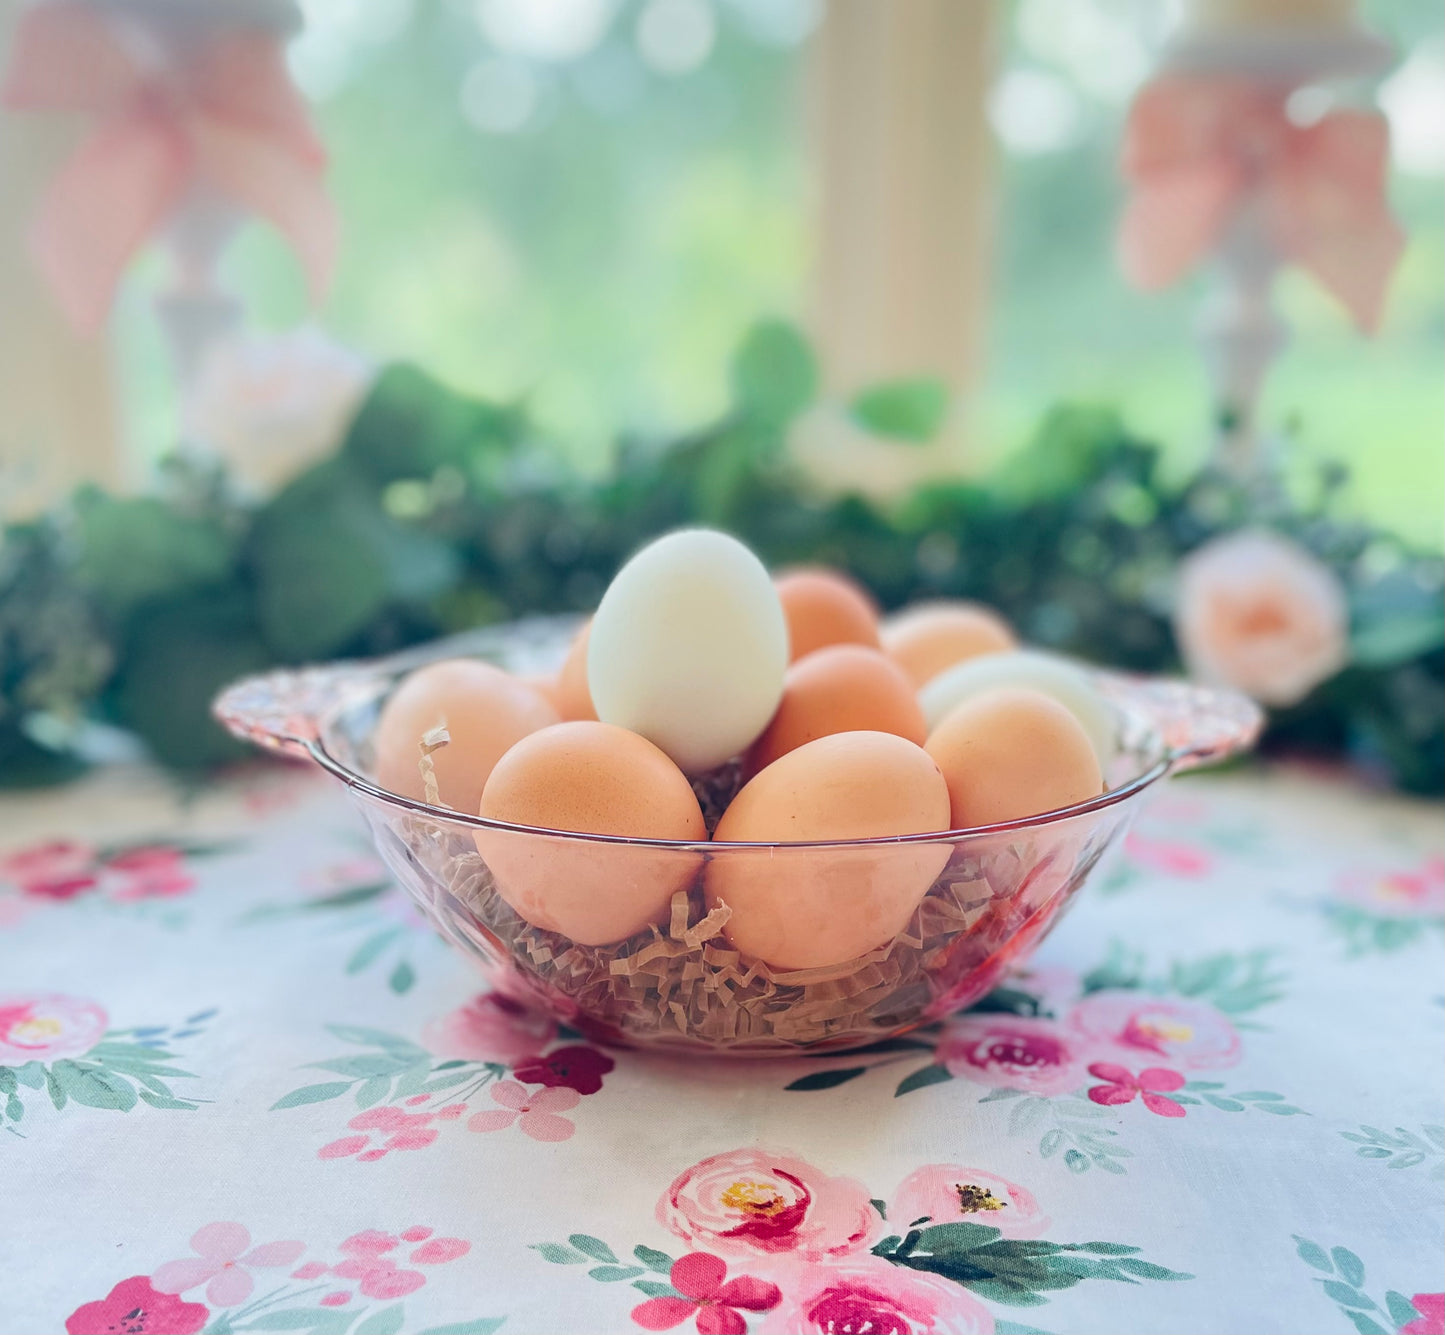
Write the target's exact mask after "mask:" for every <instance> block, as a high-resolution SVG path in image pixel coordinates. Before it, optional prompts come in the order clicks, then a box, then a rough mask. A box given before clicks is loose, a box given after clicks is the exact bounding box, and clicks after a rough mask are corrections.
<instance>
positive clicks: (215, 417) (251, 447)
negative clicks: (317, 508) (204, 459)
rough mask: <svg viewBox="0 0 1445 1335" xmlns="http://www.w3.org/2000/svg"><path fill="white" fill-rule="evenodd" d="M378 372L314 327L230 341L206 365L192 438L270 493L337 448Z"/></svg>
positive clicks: (196, 394)
mask: <svg viewBox="0 0 1445 1335" xmlns="http://www.w3.org/2000/svg"><path fill="white" fill-rule="evenodd" d="M374 369H375V368H374V367H373V366H372V364H371V363H370V362H369V361H367V360H366V358H364V357H362V356H361V355H360V354H358V353H356V352H353V351H352V350H351V349H350V348H346V347H343V346H342V345H341V344H340V343H337V342H336V341H335V340H333V339H330V338H328V337H327V336H326V335H325V334H323V333H321V332H320V331H319V330H316V329H311V328H302V329H296V330H292V331H291V332H289V333H285V334H243V335H239V336H237V337H235V338H232V339H227V340H226V341H225V342H223V343H220V344H218V345H217V346H216V347H214V348H213V349H212V350H211V351H210V353H209V354H208V355H207V357H206V359H205V361H204V362H203V363H202V364H201V368H200V371H199V372H198V374H197V376H196V380H195V384H194V386H193V388H192V390H191V392H190V394H189V396H188V399H187V402H186V404H185V410H184V413H185V427H186V435H187V437H188V438H189V439H190V440H192V441H195V442H196V443H197V444H199V445H202V446H205V447H206V448H208V449H210V450H211V451H212V452H213V453H215V454H216V455H217V457H219V458H220V459H222V460H223V461H224V462H225V464H226V466H227V467H228V468H229V470H230V472H231V475H232V477H234V478H235V479H236V481H237V482H238V483H239V484H241V486H243V487H245V488H248V489H250V490H252V491H256V492H259V493H261V494H263V495H265V494H269V493H271V492H273V491H276V490H277V489H278V488H279V487H281V486H283V485H284V484H285V483H286V482H287V481H289V480H290V479H291V478H293V477H294V476H295V475H296V474H297V473H299V472H301V471H302V470H303V469H304V468H307V467H309V466H310V465H311V464H313V463H316V462H317V461H318V460H320V459H323V458H325V457H326V455H328V454H330V453H331V451H332V450H334V449H335V448H336V446H337V444H338V443H339V442H340V440H341V436H342V433H343V432H344V431H345V429H346V427H347V425H348V423H349V422H350V420H351V417H352V414H353V413H354V412H355V411H356V409H357V406H358V405H359V404H360V402H361V400H362V398H363V396H364V395H365V393H366V390H367V387H368V386H369V385H370V383H371V379H372V376H373V374H374Z"/></svg>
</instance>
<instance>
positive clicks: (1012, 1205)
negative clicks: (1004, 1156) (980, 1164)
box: [888, 1163, 1049, 1238]
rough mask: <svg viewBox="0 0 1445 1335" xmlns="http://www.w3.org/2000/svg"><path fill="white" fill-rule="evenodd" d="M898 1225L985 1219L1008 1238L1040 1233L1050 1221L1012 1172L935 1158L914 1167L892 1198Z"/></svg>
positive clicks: (890, 1206) (890, 1213)
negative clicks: (989, 1170) (999, 1172)
mask: <svg viewBox="0 0 1445 1335" xmlns="http://www.w3.org/2000/svg"><path fill="white" fill-rule="evenodd" d="M888 1218H889V1220H890V1221H892V1224H893V1227H894V1228H895V1230H896V1231H898V1232H900V1233H902V1232H904V1231H906V1230H907V1229H910V1228H912V1227H914V1225H915V1224H916V1222H917V1221H918V1220H920V1219H923V1218H927V1219H928V1220H929V1221H930V1222H931V1223H934V1224H957V1223H964V1222H966V1223H970V1224H985V1225H987V1226H988V1227H989V1228H996V1229H998V1230H999V1231H1000V1232H1001V1233H1002V1234H1003V1236H1004V1237H1006V1238H1037V1237H1039V1236H1040V1235H1041V1234H1042V1233H1043V1231H1044V1230H1045V1229H1046V1228H1047V1227H1048V1226H1049V1221H1048V1218H1047V1217H1046V1216H1045V1215H1044V1214H1042V1213H1041V1212H1040V1210H1039V1204H1038V1202H1037V1201H1036V1200H1034V1198H1033V1196H1031V1195H1030V1194H1029V1193H1028V1192H1027V1191H1025V1190H1024V1189H1023V1188H1022V1187H1020V1186H1016V1185H1015V1184H1014V1183H1012V1182H1010V1181H1008V1179H1007V1178H1002V1177H997V1176H995V1175H994V1174H993V1173H985V1172H984V1171H983V1170H982V1169H981V1168H965V1167H963V1165H961V1164H953V1163H931V1164H925V1165H924V1166H923V1167H922V1168H919V1169H917V1170H915V1171H914V1172H912V1173H910V1174H909V1175H908V1176H907V1177H906V1178H904V1179H903V1181H902V1182H901V1183H900V1184H899V1186H898V1190H897V1191H895V1192H894V1193H893V1197H892V1199H891V1200H890V1201H889V1202H888Z"/></svg>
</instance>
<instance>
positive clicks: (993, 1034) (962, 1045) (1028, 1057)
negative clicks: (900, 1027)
mask: <svg viewBox="0 0 1445 1335" xmlns="http://www.w3.org/2000/svg"><path fill="white" fill-rule="evenodd" d="M937 1060H938V1061H939V1062H940V1063H941V1064H942V1065H943V1066H945V1067H947V1068H948V1073H949V1074H950V1075H952V1076H955V1077H958V1078H961V1079H964V1080H972V1081H974V1082H976V1083H977V1084H981V1085H992V1086H993V1087H994V1088H996V1089H1021V1090H1024V1091H1025V1092H1026V1093H1029V1094H1038V1095H1040V1096H1042V1097H1045V1098H1047V1097H1049V1096H1051V1095H1054V1094H1067V1093H1069V1091H1070V1090H1074V1089H1077V1088H1078V1087H1079V1085H1080V1084H1082V1083H1083V1079H1084V1065H1085V1062H1086V1060H1087V1058H1086V1056H1085V1055H1084V1053H1083V1052H1082V1051H1080V1050H1079V1047H1078V1043H1077V1040H1076V1039H1075V1038H1074V1037H1073V1036H1072V1035H1071V1034H1069V1033H1068V1031H1067V1030H1065V1029H1064V1028H1063V1027H1062V1026H1061V1025H1058V1024H1056V1023H1055V1022H1054V1021H1053V1020H1035V1019H1030V1018H1028V1017H1026V1016H1015V1015H988V1014H983V1015H961V1016H959V1017H958V1018H957V1019H955V1020H953V1021H952V1022H951V1023H950V1024H949V1025H948V1027H947V1028H946V1029H945V1030H944V1032H943V1038H942V1040H941V1041H940V1043H939V1045H938V1049H937Z"/></svg>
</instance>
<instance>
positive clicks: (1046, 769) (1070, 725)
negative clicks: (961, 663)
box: [926, 686, 1104, 829]
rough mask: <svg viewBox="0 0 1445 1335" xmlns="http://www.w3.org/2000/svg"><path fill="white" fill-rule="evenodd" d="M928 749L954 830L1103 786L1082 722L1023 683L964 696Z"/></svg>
mask: <svg viewBox="0 0 1445 1335" xmlns="http://www.w3.org/2000/svg"><path fill="white" fill-rule="evenodd" d="M926 749H927V751H928V754H929V755H930V756H932V757H933V759H934V760H936V761H937V762H938V768H939V769H941V770H942V771H943V777H944V778H945V779H946V780H947V781H948V797H949V806H950V811H951V818H952V821H953V825H954V828H955V829H969V828H972V827H973V826H976V825H994V824H996V823H998V822H1000V821H1010V820H1022V819H1023V818H1024V817H1026V816H1037V815H1039V814H1040V813H1041V812H1045V811H1057V810H1058V809H1059V808H1060V807H1068V806H1073V805H1074V803H1075V802H1084V801H1087V800H1088V799H1089V798H1091V797H1097V796H1098V795H1099V794H1100V793H1101V792H1103V791H1104V778H1103V775H1102V773H1101V772H1100V770H1099V759H1098V756H1097V755H1096V754H1095V752H1094V747H1093V744H1092V743H1091V742H1090V741H1089V734H1088V733H1086V732H1085V731H1084V728H1083V725H1082V724H1081V723H1080V722H1079V721H1078V719H1076V718H1075V717H1074V715H1073V714H1072V713H1070V711H1069V710H1067V709H1065V708H1064V706H1063V705H1061V704H1060V703H1059V702H1058V701H1057V700H1055V699H1054V698H1053V697H1052V696H1049V695H1045V694H1044V693H1043V692H1042V691H1033V690H1028V689H1027V688H1025V687H1022V686H1004V687H1000V688H999V689H997V690H993V691H985V692H984V693H983V694H981V695H976V696H974V697H973V698H972V699H970V700H965V701H964V702H963V703H962V704H961V705H959V706H957V708H955V709H954V710H953V711H952V712H950V713H949V714H948V716H947V717H946V718H945V719H944V720H943V722H942V723H940V724H939V725H938V727H936V728H935V729H934V730H933V732H932V733H931V734H930V735H929V738H928V745H927V748H926Z"/></svg>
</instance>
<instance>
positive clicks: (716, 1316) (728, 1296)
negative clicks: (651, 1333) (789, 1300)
mask: <svg viewBox="0 0 1445 1335" xmlns="http://www.w3.org/2000/svg"><path fill="white" fill-rule="evenodd" d="M727 1272H728V1267H727V1262H726V1261H724V1260H723V1259H722V1258H721V1257H718V1256H711V1255H709V1254H708V1253H707V1252H689V1253H688V1254H687V1255H686V1256H683V1257H679V1258H678V1259H677V1260H676V1261H674V1262H673V1263H672V1270H671V1272H670V1273H669V1274H668V1279H669V1280H670V1281H671V1282H672V1287H673V1288H675V1289H676V1290H677V1291H678V1292H679V1293H680V1294H682V1297H681V1298H649V1299H648V1300H647V1301H646V1302H645V1303H639V1304H638V1305H637V1306H636V1307H634V1308H633V1309H632V1319H633V1320H634V1321H635V1322H637V1324H638V1325H639V1326H641V1327H642V1328H643V1329H644V1330H671V1329H672V1328H673V1327H674V1326H676V1325H679V1324H681V1323H682V1322H684V1321H686V1320H687V1318H688V1317H690V1316H692V1315H694V1314H696V1316H697V1323H696V1324H697V1330H698V1335H746V1332H747V1329H748V1322H747V1318H746V1317H745V1316H743V1313H744V1312H766V1311H769V1310H770V1309H771V1308H774V1307H776V1306H777V1305H778V1303H779V1302H781V1301H782V1297H783V1293H782V1290H781V1289H779V1288H778V1286H777V1285H776V1284H774V1283H772V1282H771V1281H770V1280H765V1279H754V1278H753V1277H752V1276H750V1275H740V1276H739V1277H738V1278H737V1279H729V1280H727V1282H726V1283H724V1282H723V1281H724V1280H725V1279H726V1278H727Z"/></svg>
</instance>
